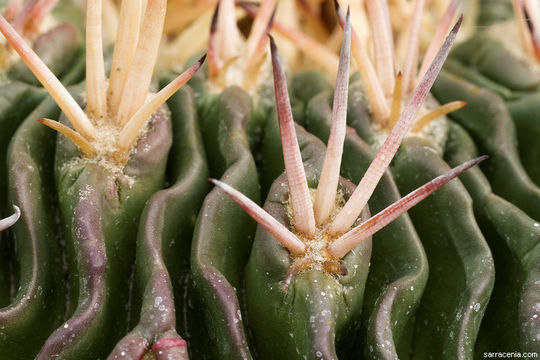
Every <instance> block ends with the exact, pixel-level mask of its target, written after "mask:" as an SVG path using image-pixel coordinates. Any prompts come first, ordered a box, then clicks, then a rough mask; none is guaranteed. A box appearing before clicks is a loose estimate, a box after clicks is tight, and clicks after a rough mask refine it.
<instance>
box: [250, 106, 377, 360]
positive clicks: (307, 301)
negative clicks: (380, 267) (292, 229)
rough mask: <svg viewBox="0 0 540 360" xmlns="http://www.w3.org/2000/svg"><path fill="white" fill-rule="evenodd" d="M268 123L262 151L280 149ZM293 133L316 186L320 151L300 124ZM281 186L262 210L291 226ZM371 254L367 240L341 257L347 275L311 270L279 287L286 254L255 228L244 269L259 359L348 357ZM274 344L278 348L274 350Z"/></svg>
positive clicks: (272, 191)
mask: <svg viewBox="0 0 540 360" xmlns="http://www.w3.org/2000/svg"><path fill="white" fill-rule="evenodd" d="M267 124H268V125H267V127H266V130H267V131H266V132H265V135H264V138H263V144H264V145H263V149H262V151H263V152H266V153H269V152H270V151H268V150H267V151H265V149H264V147H265V146H266V147H268V148H269V149H275V148H280V147H281V140H280V139H279V132H278V131H277V129H275V130H274V131H268V130H269V124H274V125H273V126H274V127H276V128H277V119H275V117H274V116H273V117H271V118H270V119H269V121H268V123H267ZM296 133H297V137H298V142H299V146H300V149H301V153H302V159H303V161H304V167H305V169H306V176H307V178H308V184H309V185H310V187H312V188H316V185H317V182H318V177H319V175H320V171H321V167H322V161H323V159H324V152H325V147H324V145H323V144H322V143H321V142H320V141H319V140H318V139H317V138H315V137H314V136H313V135H311V134H309V133H307V132H306V131H305V130H303V129H302V128H301V127H299V126H297V128H296ZM279 153H280V152H277V154H279ZM275 154H276V153H275V152H274V156H275ZM276 161H277V163H281V166H280V167H281V171H280V172H282V171H283V160H282V159H278V160H276ZM273 165H274V166H275V165H276V164H275V163H274V164H273ZM265 170H266V171H265ZM268 170H269V171H268ZM267 171H268V172H267ZM272 172H273V169H263V172H262V174H261V176H263V177H268V176H272V174H271V173H272ZM286 184H287V182H286V179H285V178H284V176H280V177H278V178H277V179H276V180H275V181H274V184H273V185H272V187H271V189H270V191H269V194H268V197H267V200H266V204H265V209H266V210H267V211H268V212H269V213H270V214H271V215H273V216H274V217H275V218H276V219H278V220H279V221H280V222H282V223H283V224H285V225H286V226H290V219H289V218H288V216H287V214H286V213H287V210H286V206H287V202H288V191H287V185H286ZM341 186H343V189H344V190H343V191H344V192H345V193H347V192H348V193H351V192H352V190H354V187H353V185H352V184H350V183H349V182H347V181H342V183H341ZM364 216H367V213H365V214H364ZM268 254H273V255H272V256H268ZM370 254H371V241H370V239H368V240H365V241H364V242H363V243H361V244H360V245H358V246H357V247H356V248H355V250H354V251H353V252H351V253H350V254H349V255H348V256H346V257H345V258H344V259H343V264H344V266H345V267H346V268H347V270H348V275H346V276H339V277H335V276H334V275H331V274H329V273H327V272H326V271H321V269H317V268H314V269H312V270H308V271H305V272H302V273H301V274H299V275H297V277H296V278H295V279H294V281H293V282H292V283H291V285H290V286H289V287H288V288H287V289H284V287H285V285H284V280H285V278H286V274H287V269H288V268H289V267H290V265H291V262H292V259H291V256H290V254H289V252H288V251H287V250H286V249H284V248H283V247H282V246H281V245H280V244H279V243H278V242H277V241H276V240H275V238H273V237H272V236H270V235H269V234H268V233H267V232H266V231H264V230H263V229H260V228H259V230H258V231H257V233H256V236H255V241H254V244H253V250H252V253H251V255H250V259H249V262H248V265H247V268H246V298H247V305H248V316H249V323H250V327H251V328H252V329H253V333H254V339H255V344H256V346H257V351H258V355H259V357H260V358H262V359H272V358H276V357H277V358H287V359H295V358H298V359H302V358H304V357H308V358H324V359H326V358H328V359H335V358H337V357H338V356H340V357H341V356H347V354H348V353H349V352H350V351H351V348H352V346H351V343H350V342H349V341H348V340H347V339H348V336H349V335H350V334H351V333H354V332H356V331H357V329H358V327H359V324H360V315H361V311H362V304H363V298H364V294H363V293H364V287H365V286H364V285H365V282H366V276H367V270H368V267H369V258H370ZM283 329H288V330H287V331H283ZM272 339H273V340H272ZM275 341H278V342H279V344H281V345H280V346H279V347H276V346H274V344H275Z"/></svg>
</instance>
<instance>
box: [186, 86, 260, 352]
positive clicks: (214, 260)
mask: <svg viewBox="0 0 540 360" xmlns="http://www.w3.org/2000/svg"><path fill="white" fill-rule="evenodd" d="M205 101H208V102H209V103H205V104H204V105H203V106H204V109H202V110H200V114H201V130H202V135H203V139H204V142H205V145H206V149H207V156H208V163H209V167H210V173H211V174H212V176H215V177H220V178H221V179H222V180H223V181H225V182H227V183H229V184H230V185H231V186H234V187H235V188H237V189H241V190H242V192H243V193H244V194H247V195H248V196H249V197H251V198H252V199H255V200H258V197H259V196H260V195H259V182H258V178H257V170H256V167H255V161H254V160H253V157H252V154H251V151H250V148H249V139H248V136H249V133H250V132H249V130H250V129H253V127H257V123H258V122H259V121H261V119H259V118H258V117H257V116H256V114H255V112H254V110H253V105H252V99H251V98H250V97H249V96H248V94H247V93H246V92H244V91H243V90H242V89H240V88H238V87H230V88H227V89H226V90H224V91H223V92H222V93H221V94H219V95H217V96H215V97H211V96H207V97H206V98H205ZM254 231H255V223H254V221H252V220H251V218H249V216H248V215H246V214H245V213H244V212H243V211H242V210H241V209H240V208H239V207H238V206H237V205H236V204H234V202H233V201H232V200H230V199H229V198H228V197H227V196H226V195H225V194H223V193H222V192H220V191H218V190H216V189H214V190H212V191H211V192H210V193H209V194H208V196H207V197H206V198H205V200H204V203H203V205H202V208H201V213H200V214H199V217H198V220H197V225H196V227H195V233H194V236H193V243H192V253H191V276H192V278H191V282H192V289H191V290H192V293H191V295H190V296H191V297H192V299H191V300H190V302H192V305H191V306H190V308H189V310H188V312H189V313H188V316H192V319H191V320H190V324H191V325H192V330H191V331H192V332H191V334H192V344H193V347H192V351H193V352H194V356H195V357H196V358H197V357H203V356H208V357H210V358H215V359H224V358H229V359H239V358H251V351H250V349H249V345H248V340H247V335H246V330H245V329H244V322H243V321H242V319H243V318H245V317H243V316H242V309H243V303H242V298H243V295H242V293H243V276H244V275H243V274H244V266H245V264H246V262H247V257H248V255H249V250H250V248H251V242H252V241H253V238H252V234H253V232H254ZM198 309H205V310H204V311H200V310H198ZM203 354H204V355H203Z"/></svg>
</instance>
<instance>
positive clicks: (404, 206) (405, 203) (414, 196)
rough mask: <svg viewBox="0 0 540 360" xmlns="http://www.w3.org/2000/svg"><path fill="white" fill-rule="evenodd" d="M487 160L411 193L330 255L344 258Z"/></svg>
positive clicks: (474, 162)
mask: <svg viewBox="0 0 540 360" xmlns="http://www.w3.org/2000/svg"><path fill="white" fill-rule="evenodd" d="M486 158H487V155H484V156H480V157H478V158H476V159H472V160H469V161H467V162H465V163H463V164H461V165H459V166H457V167H455V168H453V169H452V170H450V171H448V172H447V173H446V174H443V175H440V176H438V177H436V178H435V179H433V180H431V181H430V182H428V183H426V184H425V185H423V186H421V187H419V188H418V189H416V190H414V191H413V192H411V193H409V194H408V195H407V196H405V197H403V198H401V199H400V200H398V201H396V202H395V203H394V204H392V205H390V206H389V207H387V208H386V209H384V210H382V211H381V212H379V213H378V214H377V215H375V216H372V217H371V218H370V219H369V220H367V221H365V222H363V223H362V224H360V225H358V226H357V227H355V228H354V229H352V230H350V231H349V232H347V233H346V234H345V235H343V236H341V237H340V238H338V239H337V240H336V241H334V242H333V243H332V244H330V245H329V246H328V253H329V254H330V255H331V256H334V257H336V258H338V259H339V258H342V257H343V256H345V255H346V254H347V253H348V252H349V251H351V250H352V249H353V248H354V247H355V246H356V245H358V244H359V243H360V242H362V241H363V240H364V239H366V238H368V237H370V236H371V235H373V234H375V233H376V232H377V231H379V230H380V229H382V228H383V227H385V226H386V225H388V224H389V223H391V222H392V221H394V220H395V219H397V218H398V217H399V216H400V215H402V214H403V213H405V212H406V211H407V210H409V209H410V208H412V207H413V206H415V205H416V204H418V203H419V202H420V201H422V200H423V199H425V198H426V197H428V196H429V195H431V194H432V193H434V192H435V191H436V190H438V189H440V188H441V187H442V186H443V185H445V184H446V183H448V182H449V181H450V180H452V179H454V178H455V177H457V176H459V175H461V174H462V173H463V172H465V171H466V170H468V169H469V168H471V167H473V166H475V165H477V164H478V163H480V162H482V161H484V160H485V159H486Z"/></svg>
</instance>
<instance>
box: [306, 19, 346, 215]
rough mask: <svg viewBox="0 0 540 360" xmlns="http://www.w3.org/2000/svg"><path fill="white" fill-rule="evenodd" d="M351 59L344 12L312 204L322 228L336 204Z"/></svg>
mask: <svg viewBox="0 0 540 360" xmlns="http://www.w3.org/2000/svg"><path fill="white" fill-rule="evenodd" d="M350 60H351V22H350V12H349V11H347V20H346V22H345V31H344V32H343V41H342V44H341V53H340V59H339V68H338V74H337V79H336V88H335V91H334V103H333V105H332V106H333V110H332V123H331V125H330V136H329V138H328V144H327V147H326V155H325V158H324V163H323V168H322V171H321V176H320V179H319V185H318V187H317V192H316V195H315V202H314V205H313V209H314V213H315V221H316V223H317V224H318V225H323V224H324V223H326V221H327V220H328V219H329V218H330V215H331V214H332V211H333V210H334V206H335V201H336V191H337V186H338V182H339V170H340V167H341V157H342V155H343V143H344V142H345V132H346V127H347V99H348V95H349V94H348V92H349V63H350Z"/></svg>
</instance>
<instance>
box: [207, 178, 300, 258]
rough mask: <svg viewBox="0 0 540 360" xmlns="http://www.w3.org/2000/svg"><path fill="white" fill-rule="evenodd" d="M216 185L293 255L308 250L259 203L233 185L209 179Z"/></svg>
mask: <svg viewBox="0 0 540 360" xmlns="http://www.w3.org/2000/svg"><path fill="white" fill-rule="evenodd" d="M209 180H210V181H211V182H212V183H213V184H214V185H216V186H218V187H219V188H220V189H222V190H223V191H224V192H225V193H226V194H227V195H228V196H229V197H230V198H231V199H232V200H234V201H235V202H236V203H237V204H238V205H240V207H241V208H242V209H244V211H245V212H247V213H248V214H249V216H251V217H252V218H253V219H254V220H255V221H257V222H258V223H259V224H260V225H261V226H262V227H264V228H265V229H266V231H268V232H269V233H270V234H272V235H273V236H274V237H275V238H276V239H277V240H278V241H279V242H280V243H281V244H282V245H283V246H284V247H286V248H287V249H288V250H289V251H290V252H291V254H293V255H302V254H304V253H305V251H306V245H304V243H303V242H302V241H300V239H298V238H297V237H296V236H295V235H294V234H293V233H292V232H291V231H289V229H287V228H286V227H285V226H284V225H283V224H281V223H280V222H279V221H277V220H276V219H274V218H273V217H272V216H271V215H270V214H268V213H267V212H266V211H264V210H263V209H262V208H261V207H260V206H259V205H257V204H256V203H255V202H253V201H252V200H251V199H249V198H248V197H247V196H245V195H244V194H242V193H241V192H239V191H238V190H236V189H234V188H233V187H231V186H229V185H227V184H225V183H224V182H221V181H219V180H215V179H209Z"/></svg>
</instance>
